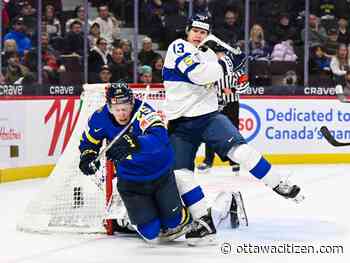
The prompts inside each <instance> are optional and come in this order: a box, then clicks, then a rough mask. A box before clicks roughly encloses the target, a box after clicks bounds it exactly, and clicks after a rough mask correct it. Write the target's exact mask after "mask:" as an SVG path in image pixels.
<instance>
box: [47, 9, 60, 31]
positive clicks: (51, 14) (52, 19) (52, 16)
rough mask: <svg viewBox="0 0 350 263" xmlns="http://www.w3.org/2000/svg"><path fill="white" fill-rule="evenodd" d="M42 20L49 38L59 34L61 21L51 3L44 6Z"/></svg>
mask: <svg viewBox="0 0 350 263" xmlns="http://www.w3.org/2000/svg"><path fill="white" fill-rule="evenodd" d="M44 20H45V21H46V32H47V33H49V35H50V38H52V37H56V36H61V23H60V20H59V19H58V18H57V16H56V12H55V7H54V6H53V5H47V6H45V13H44Z"/></svg>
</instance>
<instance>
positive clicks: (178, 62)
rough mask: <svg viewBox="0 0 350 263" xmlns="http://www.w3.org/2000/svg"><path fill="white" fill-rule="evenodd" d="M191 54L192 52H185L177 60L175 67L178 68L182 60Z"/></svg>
mask: <svg viewBox="0 0 350 263" xmlns="http://www.w3.org/2000/svg"><path fill="white" fill-rule="evenodd" d="M190 55H191V53H189V52H187V53H185V54H183V55H182V56H181V57H178V58H177V59H176V60H175V68H176V69H178V67H179V64H180V63H181V61H183V60H184V58H185V57H187V56H190Z"/></svg>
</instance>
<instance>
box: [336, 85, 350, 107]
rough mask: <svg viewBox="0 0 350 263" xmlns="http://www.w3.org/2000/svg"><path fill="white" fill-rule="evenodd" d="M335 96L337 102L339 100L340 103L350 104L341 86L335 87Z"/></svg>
mask: <svg viewBox="0 0 350 263" xmlns="http://www.w3.org/2000/svg"><path fill="white" fill-rule="evenodd" d="M335 95H336V96H337V98H338V100H340V102H343V103H350V99H348V98H347V97H346V96H345V94H344V90H343V86H342V85H337V86H335Z"/></svg>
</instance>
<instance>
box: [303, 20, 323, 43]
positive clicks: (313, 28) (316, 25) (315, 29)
mask: <svg viewBox="0 0 350 263" xmlns="http://www.w3.org/2000/svg"><path fill="white" fill-rule="evenodd" d="M304 37H305V29H303V30H302V31H301V39H302V40H303V41H305V39H304ZM326 40H327V32H326V29H325V28H324V27H322V26H321V25H320V21H319V18H318V17H317V16H316V15H313V14H310V16H309V46H311V47H312V46H316V45H324V43H325V42H326Z"/></svg>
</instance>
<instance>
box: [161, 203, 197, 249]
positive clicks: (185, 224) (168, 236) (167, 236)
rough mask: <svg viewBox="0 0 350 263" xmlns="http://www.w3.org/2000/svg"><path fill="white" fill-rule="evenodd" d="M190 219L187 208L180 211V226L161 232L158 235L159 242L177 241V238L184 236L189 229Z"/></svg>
mask: <svg viewBox="0 0 350 263" xmlns="http://www.w3.org/2000/svg"><path fill="white" fill-rule="evenodd" d="M191 223H192V218H191V215H190V212H189V211H188V208H187V207H184V208H183V209H182V221H181V224H180V225H178V226H177V227H175V228H169V229H166V230H165V231H163V232H161V233H160V235H159V241H160V242H168V241H173V240H175V239H177V238H178V237H180V236H182V235H184V234H186V233H187V232H188V231H190V229H191Z"/></svg>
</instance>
